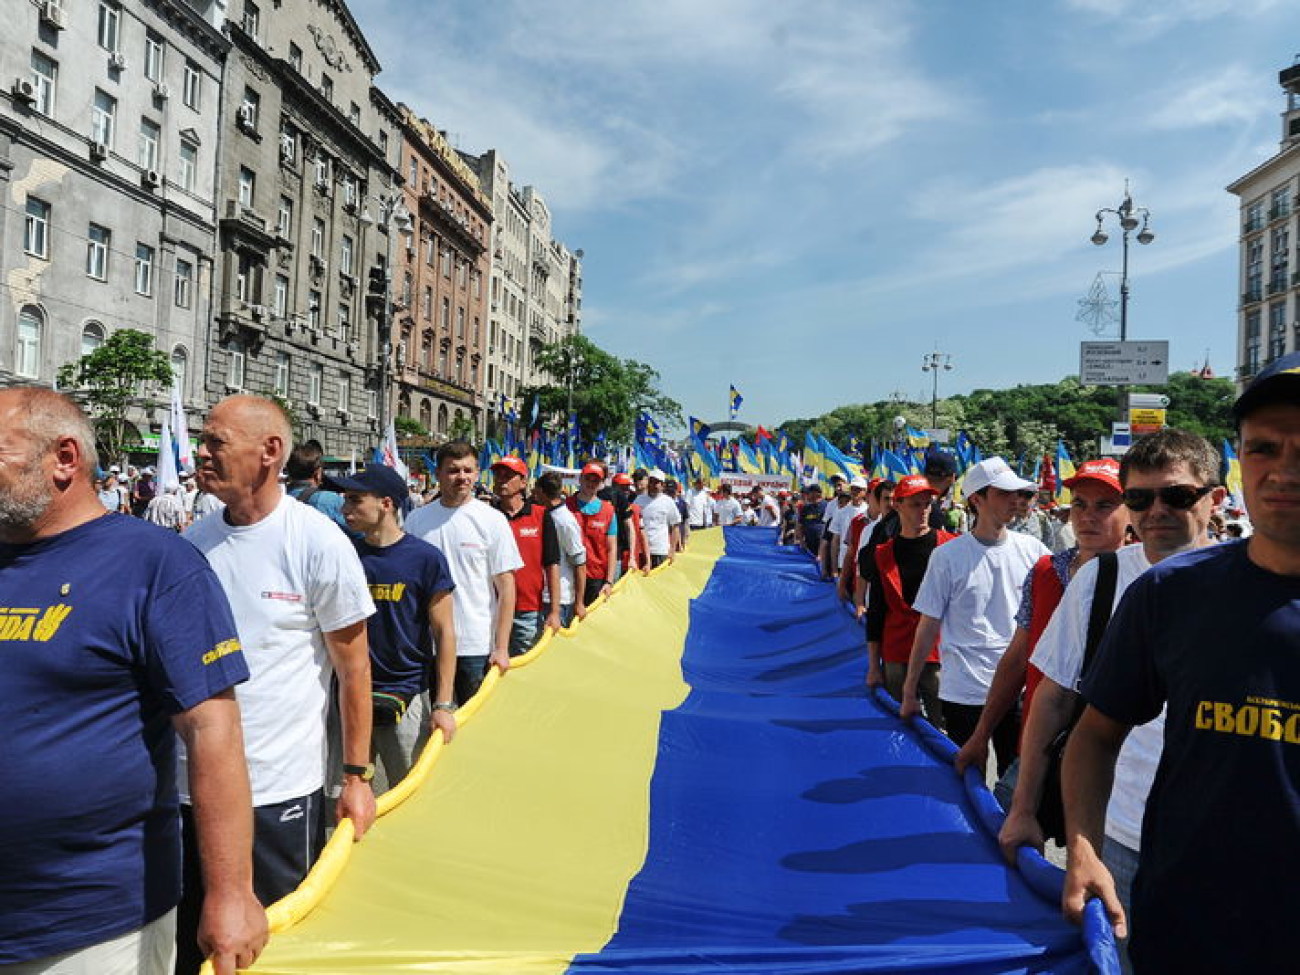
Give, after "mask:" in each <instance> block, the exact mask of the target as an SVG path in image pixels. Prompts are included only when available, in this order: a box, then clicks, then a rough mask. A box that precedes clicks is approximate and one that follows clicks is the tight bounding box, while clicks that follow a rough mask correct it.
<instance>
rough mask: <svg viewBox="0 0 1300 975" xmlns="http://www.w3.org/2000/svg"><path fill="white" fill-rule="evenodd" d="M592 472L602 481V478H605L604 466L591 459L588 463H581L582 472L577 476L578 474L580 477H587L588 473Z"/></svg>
mask: <svg viewBox="0 0 1300 975" xmlns="http://www.w3.org/2000/svg"><path fill="white" fill-rule="evenodd" d="M592 474H595V475H596V476H597V477H598V478H600V479H601V480H602V481H603V480H604V479H605V468H604V466H603V465H601V464H597V463H596V462H595V461H592V462H591V463H589V464H583V465H582V473H581V474H580V475H579V476H580V477H588V476H590V475H592Z"/></svg>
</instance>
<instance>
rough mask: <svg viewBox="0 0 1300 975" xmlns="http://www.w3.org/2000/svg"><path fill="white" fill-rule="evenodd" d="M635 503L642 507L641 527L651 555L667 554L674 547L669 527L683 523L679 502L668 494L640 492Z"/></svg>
mask: <svg viewBox="0 0 1300 975" xmlns="http://www.w3.org/2000/svg"><path fill="white" fill-rule="evenodd" d="M633 503H634V504H635V505H636V506H637V507H638V508H640V509H641V527H642V529H643V530H644V531H645V545H646V549H647V550H648V551H649V552H650V554H651V555H667V554H668V553H669V552H670V551H671V549H672V538H671V537H670V533H669V529H670V528H672V527H673V525H680V524H681V523H682V513H681V512H680V511H678V510H677V502H676V501H674V500H673V499H672V498H670V497H668V495H666V494H657V495H655V496H654V497H653V498H652V497H650V495H648V494H640V495H637V499H636V501H635V502H633Z"/></svg>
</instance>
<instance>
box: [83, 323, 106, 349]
mask: <svg viewBox="0 0 1300 975" xmlns="http://www.w3.org/2000/svg"><path fill="white" fill-rule="evenodd" d="M103 344H104V326H103V325H101V324H100V323H99V322H86V324H85V325H84V326H82V329H81V354H82V355H83V356H84V355H90V353H92V352H94V351H95V350H96V349H98V348H99V347H100V346H101V345H103Z"/></svg>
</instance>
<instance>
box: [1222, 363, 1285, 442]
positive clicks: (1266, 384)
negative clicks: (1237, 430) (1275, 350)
mask: <svg viewBox="0 0 1300 975" xmlns="http://www.w3.org/2000/svg"><path fill="white" fill-rule="evenodd" d="M1280 402H1285V403H1300V352H1292V353H1291V354H1290V355H1284V356H1282V357H1281V358H1279V359H1274V360H1273V361H1272V362H1270V363H1269V364H1268V365H1267V366H1266V367H1265V368H1264V369H1262V370H1260V373H1259V375H1257V376H1256V377H1255V378H1254V379H1252V380H1251V382H1250V385H1249V386H1247V387H1246V389H1245V391H1244V392H1243V393H1242V394H1241V395H1240V396H1238V397H1237V402H1235V403H1233V404H1232V416H1233V419H1235V420H1236V421H1237V426H1241V421H1242V420H1243V419H1245V418H1246V416H1248V415H1249V414H1251V413H1253V412H1254V411H1255V410H1257V409H1259V408H1260V407H1261V406H1268V405H1269V404H1271V403H1280Z"/></svg>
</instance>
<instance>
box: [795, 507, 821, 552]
mask: <svg viewBox="0 0 1300 975" xmlns="http://www.w3.org/2000/svg"><path fill="white" fill-rule="evenodd" d="M825 518H826V502H825V501H805V502H804V506H803V507H802V508H800V509H799V524H801V525H803V544H804V547H805V548H807V549H808V550H809V551H810V552H814V553H815V552H816V551H817V547H818V546H819V545H821V543H822V532H824V531H825V530H826V521H825Z"/></svg>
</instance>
